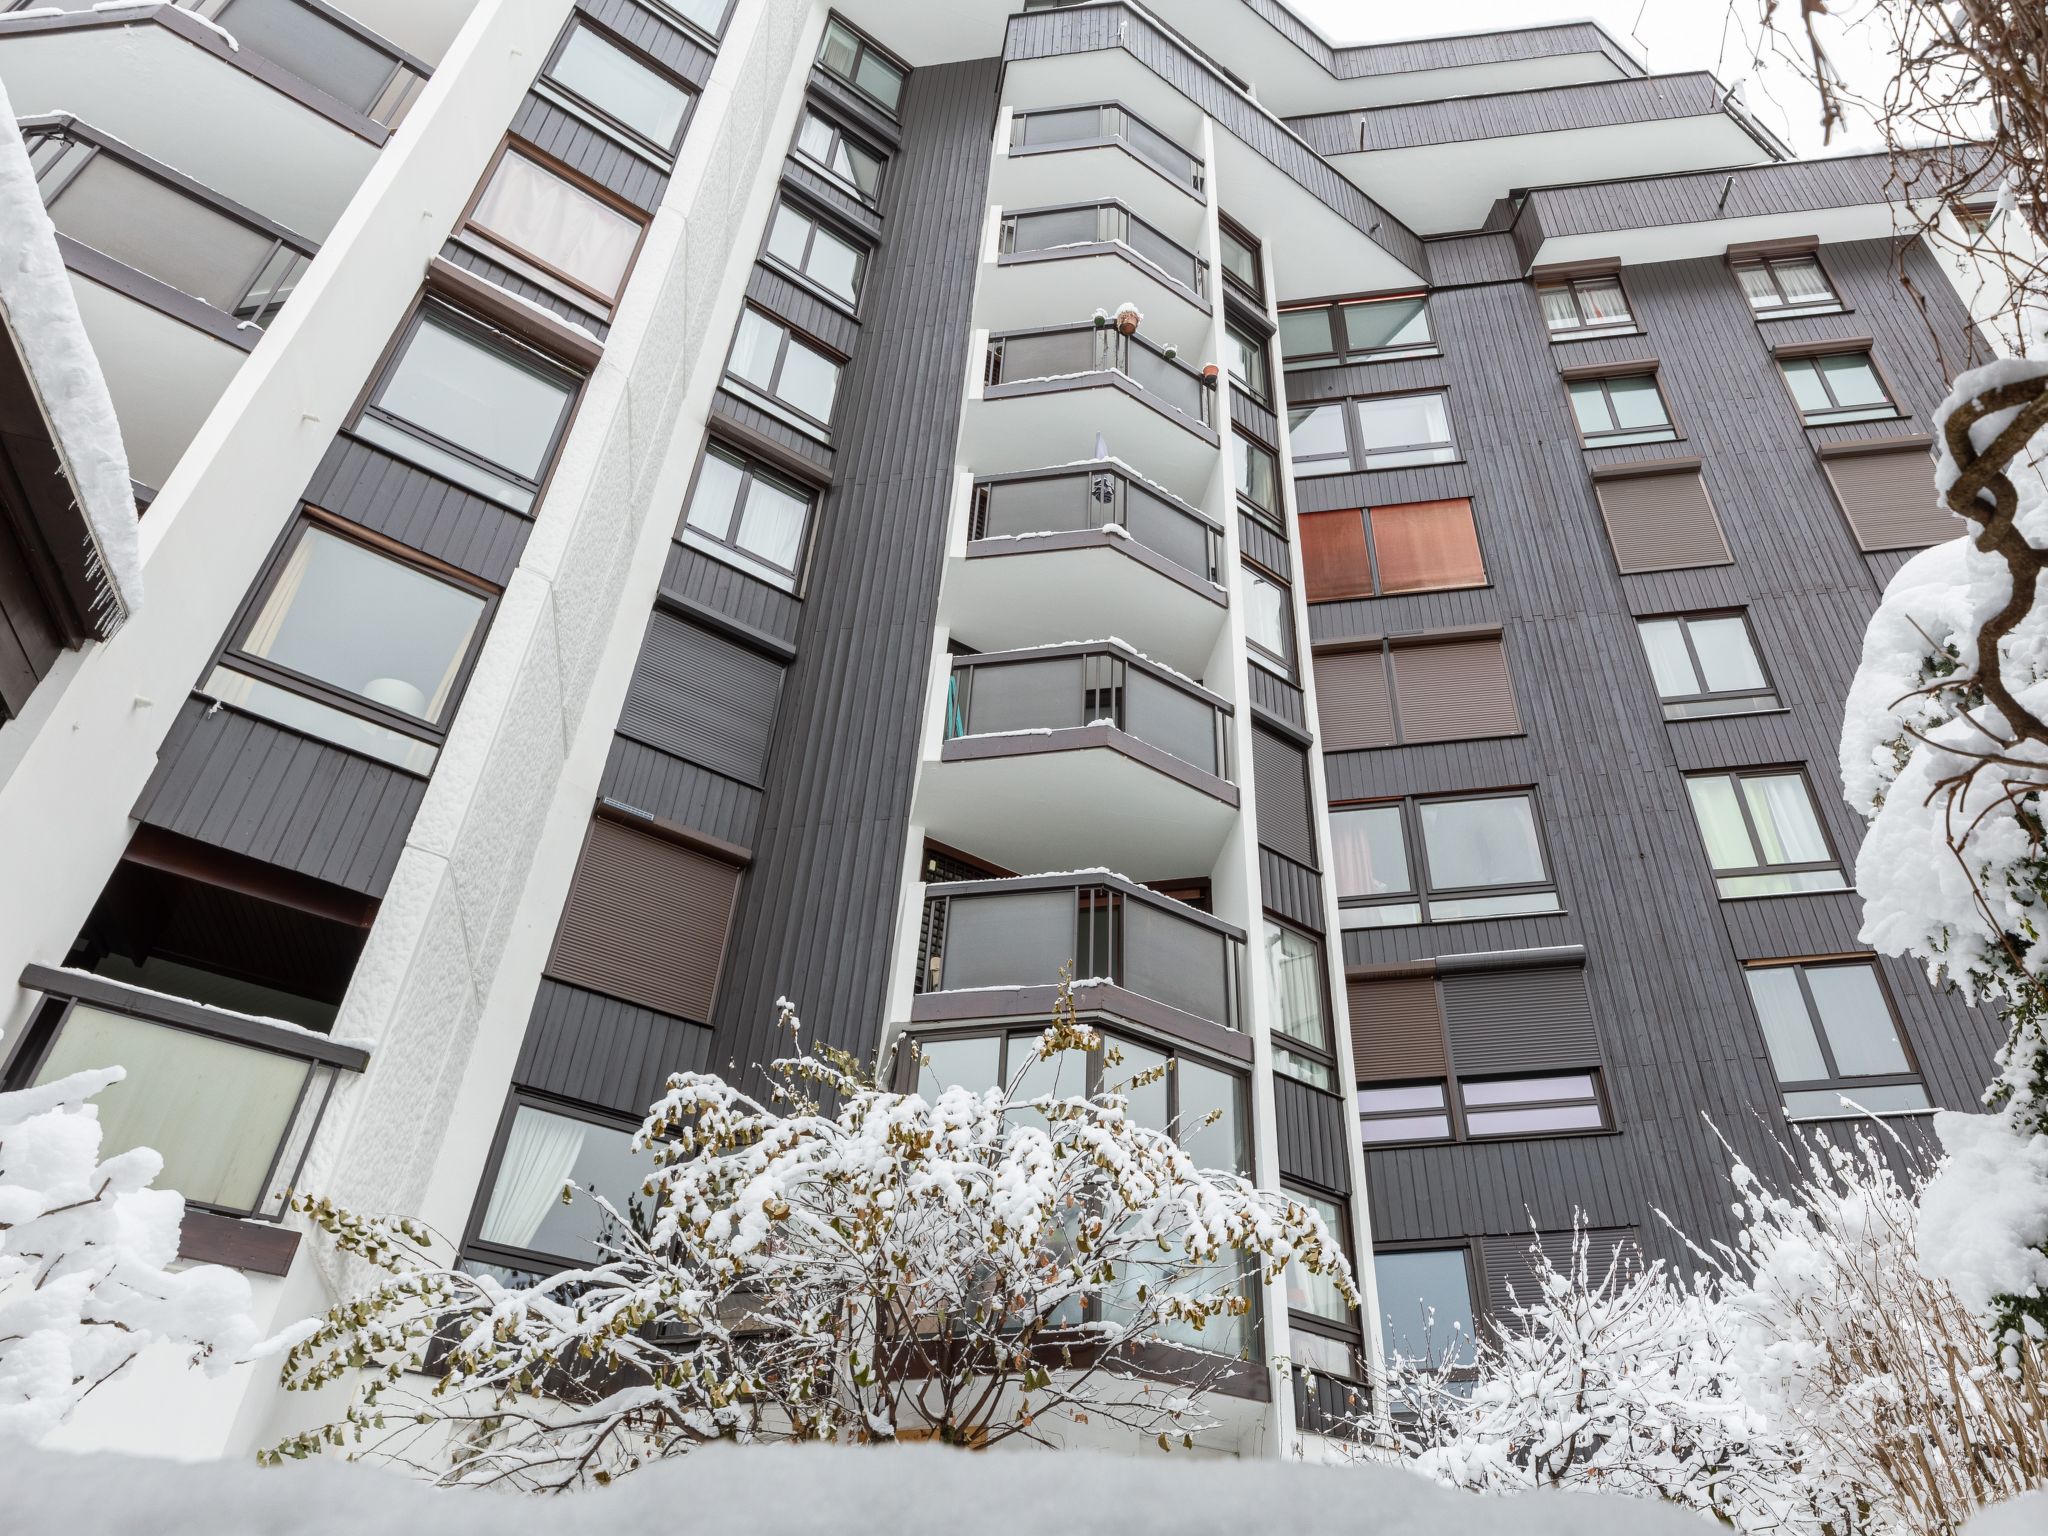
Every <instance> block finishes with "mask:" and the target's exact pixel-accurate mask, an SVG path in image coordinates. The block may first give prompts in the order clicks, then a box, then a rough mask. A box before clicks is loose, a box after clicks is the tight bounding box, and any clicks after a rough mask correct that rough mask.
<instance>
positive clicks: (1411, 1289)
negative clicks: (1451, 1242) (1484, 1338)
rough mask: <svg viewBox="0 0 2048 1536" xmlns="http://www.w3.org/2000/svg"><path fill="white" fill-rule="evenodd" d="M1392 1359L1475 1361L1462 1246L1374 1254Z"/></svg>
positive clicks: (1383, 1332) (1383, 1330) (1385, 1342)
mask: <svg viewBox="0 0 2048 1536" xmlns="http://www.w3.org/2000/svg"><path fill="white" fill-rule="evenodd" d="M1372 1270H1373V1277H1374V1280H1375V1282H1376V1285H1375V1289H1376V1290H1377V1291H1378V1292H1379V1304H1380V1345H1381V1348H1382V1350H1383V1351H1384V1352H1385V1354H1386V1356H1387V1358H1388V1359H1390V1360H1391V1359H1394V1358H1396V1357H1399V1358H1401V1359H1404V1360H1432V1361H1437V1362H1452V1363H1455V1364H1459V1365H1470V1364H1471V1363H1472V1358H1473V1354H1472V1338H1473V1333H1472V1289H1471V1280H1470V1277H1469V1271H1468V1270H1467V1267H1466V1263H1465V1250H1464V1249H1462V1248H1437V1249H1422V1250H1420V1251H1416V1252H1410V1253H1376V1254H1374V1255H1373V1256H1372Z"/></svg>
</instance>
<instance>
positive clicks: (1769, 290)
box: [1734, 256, 1842, 315]
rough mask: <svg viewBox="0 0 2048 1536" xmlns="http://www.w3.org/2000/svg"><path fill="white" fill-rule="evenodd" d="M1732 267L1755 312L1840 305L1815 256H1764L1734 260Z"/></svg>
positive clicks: (1813, 310)
mask: <svg viewBox="0 0 2048 1536" xmlns="http://www.w3.org/2000/svg"><path fill="white" fill-rule="evenodd" d="M1734 270H1735V280H1736V281H1737V282H1738V283H1740V284H1741V285H1742V294H1743V297H1744V298H1746V299H1748V300H1749V307H1750V308H1751V309H1753V310H1755V311H1756V312H1757V313H1758V314H1759V315H1783V314H1802V315H1813V314H1827V313H1830V312H1831V311H1834V310H1837V309H1840V308H1841V307H1842V301H1841V300H1840V299H1839V298H1838V297H1836V294H1835V290H1834V286H1833V284H1831V283H1829V281H1828V274H1827V272H1826V270H1825V269H1824V268H1823V267H1822V266H1821V264H1820V258H1819V257H1818V256H1766V257H1763V258H1762V259H1760V260H1757V261H1744V262H1737V263H1736V264H1735V268H1734Z"/></svg>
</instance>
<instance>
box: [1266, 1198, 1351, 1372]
mask: <svg viewBox="0 0 2048 1536" xmlns="http://www.w3.org/2000/svg"><path fill="white" fill-rule="evenodd" d="M1280 1192H1281V1193H1282V1194H1283V1195H1291V1196H1292V1197H1293V1198H1294V1199H1296V1200H1310V1199H1312V1200H1317V1201H1320V1202H1322V1203H1323V1204H1325V1205H1328V1206H1329V1207H1330V1208H1331V1209H1332V1210H1334V1211H1335V1212H1336V1213H1337V1228H1336V1230H1335V1231H1333V1232H1332V1233H1331V1234H1330V1235H1331V1236H1332V1237H1333V1238H1335V1239H1336V1241H1337V1249H1338V1252H1340V1253H1342V1254H1343V1255H1344V1262H1345V1263H1346V1264H1350V1265H1352V1266H1353V1267H1354V1270H1355V1268H1356V1265H1357V1262H1358V1261H1357V1257H1356V1256H1357V1253H1358V1248H1357V1244H1356V1241H1355V1239H1354V1238H1353V1236H1352V1231H1351V1200H1350V1197H1349V1196H1347V1195H1341V1194H1338V1193H1337V1192H1336V1191H1335V1190H1328V1189H1317V1188H1316V1187H1315V1186H1314V1185H1312V1184H1310V1183H1309V1182H1308V1181H1307V1180H1305V1179H1291V1178H1285V1179H1282V1180H1281V1181H1280ZM1281 1283H1282V1285H1283V1287H1284V1286H1285V1283H1286V1277H1285V1276H1284V1275H1283V1276H1282V1278H1281ZM1282 1294H1283V1295H1284V1294H1285V1292H1284V1289H1283V1292H1282ZM1349 1314H1350V1321H1349V1323H1348V1324H1347V1323H1340V1322H1336V1321H1334V1320H1332V1319H1330V1318H1327V1317H1322V1316H1319V1315H1318V1314H1316V1313H1314V1312H1302V1311H1299V1310H1297V1309H1296V1308H1294V1307H1289V1308H1288V1309H1287V1328H1288V1331H1289V1332H1290V1333H1292V1332H1294V1331H1295V1330H1297V1329H1298V1330H1300V1331H1301V1332H1303V1333H1312V1334H1314V1335H1315V1336H1316V1337H1317V1338H1321V1339H1328V1340H1330V1341H1332V1342H1333V1343H1337V1344H1343V1345H1346V1346H1348V1347H1349V1349H1350V1350H1351V1371H1350V1373H1349V1374H1347V1375H1343V1376H1340V1377H1339V1378H1338V1379H1339V1380H1342V1381H1347V1382H1352V1383H1354V1384H1357V1385H1360V1386H1363V1385H1364V1383H1365V1380H1366V1376H1367V1371H1366V1361H1367V1355H1366V1353H1365V1320H1364V1315H1363V1312H1362V1310H1361V1309H1360V1308H1358V1307H1352V1308H1350V1309H1349Z"/></svg>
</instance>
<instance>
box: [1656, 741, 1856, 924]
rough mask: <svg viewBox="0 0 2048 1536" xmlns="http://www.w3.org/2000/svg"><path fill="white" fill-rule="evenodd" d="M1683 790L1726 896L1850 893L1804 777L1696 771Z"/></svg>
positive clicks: (1792, 772) (1783, 771) (1784, 772)
mask: <svg viewBox="0 0 2048 1536" xmlns="http://www.w3.org/2000/svg"><path fill="white" fill-rule="evenodd" d="M1685 788H1686V793H1687V794H1688V795H1690V796H1691V797H1692V813H1693V816H1694V818H1695V819H1696V820H1697V821H1698V822H1699V827H1700V837H1701V839H1702V840H1703V841H1704V842H1705V843H1706V845H1707V862H1708V863H1709V864H1711V865H1713V867H1714V884H1715V885H1716V886H1717V887H1718V888H1719V890H1720V893H1721V894H1722V895H1723V896H1786V895H1791V894H1792V893H1794V892H1798V891H1839V890H1843V889H1845V888H1846V887H1845V883H1844V881H1843V879H1842V871H1841V867H1840V866H1839V864H1838V863H1837V862H1836V860H1835V855H1834V850H1833V849H1831V848H1830V847H1829V846H1828V840H1827V835H1826V834H1825V833H1824V832H1822V831H1821V825H1820V818H1819V816H1817V815H1816V814H1815V813H1814V809H1813V795H1812V792H1811V791H1810V790H1808V789H1807V787H1806V779H1805V776H1804V775H1802V774H1800V773H1798V772H1797V771H1795V770H1790V769H1784V768H1778V769H1765V770H1762V771H1754V772H1752V771H1745V772H1741V773H1698V774H1693V775H1692V776H1691V777H1689V778H1687V779H1686V781H1685Z"/></svg>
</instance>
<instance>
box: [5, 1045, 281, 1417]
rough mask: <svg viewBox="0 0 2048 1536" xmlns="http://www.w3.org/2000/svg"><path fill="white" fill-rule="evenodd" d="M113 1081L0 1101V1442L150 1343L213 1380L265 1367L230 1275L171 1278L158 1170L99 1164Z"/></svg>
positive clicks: (176, 1206) (115, 1160)
mask: <svg viewBox="0 0 2048 1536" xmlns="http://www.w3.org/2000/svg"><path fill="white" fill-rule="evenodd" d="M120 1080H121V1070H120V1068H118V1067H107V1068H102V1069H100V1070H97V1071H92V1072H80V1073H76V1074H74V1075H73V1076H70V1077H66V1078H62V1079H59V1080H58V1081H56V1082H53V1083H46V1084H43V1085H42V1086H40V1087H36V1088H26V1089H23V1090H21V1091H19V1092H16V1093H0V1435H5V1434H14V1435H18V1436H23V1437H26V1438H29V1439H37V1438H40V1437H41V1436H43V1435H45V1434H47V1433H48V1432H49V1431H51V1430H52V1429H55V1428H56V1427H57V1426H58V1425H59V1424H61V1423H63V1422H64V1420H65V1419H66V1418H67V1417H68V1416H69V1415H70V1413H71V1411H72V1409H74V1408H75V1407H77V1405H78V1403H79V1402H80V1400H81V1399H83V1398H84V1397H85V1396H86V1394H87V1393H89V1392H91V1391H92V1390H93V1389H94V1388H95V1387H97V1386H99V1385H100V1384H101V1383H102V1382H104V1381H106V1380H108V1379H109V1378H110V1377H112V1376H114V1375H115V1374H117V1373H118V1372H119V1371H120V1370H121V1369H122V1368H123V1367H124V1366H126V1365H127V1364H128V1362H129V1361H130V1360H133V1359H134V1358H135V1356H136V1355H138V1354H140V1353H141V1352H142V1350H143V1349H144V1348H146V1347H147V1346H149V1345H150V1344H152V1343H156V1342H159V1341H161V1342H164V1343H167V1344H171V1345H175V1346H177V1347H179V1348H181V1349H189V1350H190V1351H191V1353H192V1358H193V1360H194V1362H195V1363H203V1364H204V1365H205V1366H206V1368H207V1369H208V1370H209V1371H210V1372H213V1373H216V1374H217V1373H218V1372H220V1371H222V1370H225V1369H227V1368H228V1367H229V1366H231V1365H234V1364H236V1363H237V1362H239V1361H242V1360H247V1359H251V1358H256V1357H258V1356H260V1355H261V1354H262V1353H263V1347H259V1345H258V1337H259V1336H258V1334H257V1331H256V1325H255V1323H254V1321H253V1320H252V1318H251V1317H250V1311H249V1308H250V1295H249V1283H248V1281H247V1280H245V1279H244V1278H243V1277H242V1276H241V1274H239V1273H238V1272H237V1271H235V1270H231V1269H223V1268H220V1267H218V1266H215V1265H202V1266H197V1267H192V1268H186V1269H183V1270H178V1271H175V1272H173V1271H172V1270H171V1269H170V1268H169V1266H170V1265H171V1264H172V1263H173V1261H175V1260H176V1258H177V1256H178V1227H179V1223H180V1222H181V1221H182V1220H183V1217H184V1214H185V1202H184V1201H183V1200H182V1199H181V1198H179V1196H178V1195H177V1194H176V1193H174V1192H173V1191H171V1190H167V1189H152V1188H151V1187H150V1185H151V1184H152V1183H153V1182H154V1181H155V1179H156V1176H157V1174H158V1173H159V1172H161V1171H162V1169H163V1159H162V1158H161V1157H159V1156H158V1155H157V1154H156V1153H155V1152H152V1151H150V1150H149V1149H148V1148H146V1147H139V1148H136V1149H135V1150H133V1151H129V1152H122V1153H119V1154H117V1155H116V1156H113V1157H110V1158H108V1159H107V1160H106V1161H105V1162H101V1161H100V1122H99V1116H98V1113H97V1111H96V1110H95V1107H94V1105H93V1103H92V1100H93V1097H94V1095H96V1094H98V1093H99V1092H100V1091H101V1090H103V1089H105V1088H106V1087H108V1086H109V1085H110V1084H113V1083H117V1082H119V1081H120ZM289 1342H290V1340H289V1339H281V1340H278V1341H275V1342H274V1343H273V1344H272V1345H270V1346H267V1347H269V1348H272V1349H276V1348H282V1347H283V1345H284V1344H287V1343H289ZM166 1406H167V1407H168V1406H170V1405H166Z"/></svg>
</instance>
